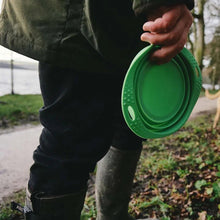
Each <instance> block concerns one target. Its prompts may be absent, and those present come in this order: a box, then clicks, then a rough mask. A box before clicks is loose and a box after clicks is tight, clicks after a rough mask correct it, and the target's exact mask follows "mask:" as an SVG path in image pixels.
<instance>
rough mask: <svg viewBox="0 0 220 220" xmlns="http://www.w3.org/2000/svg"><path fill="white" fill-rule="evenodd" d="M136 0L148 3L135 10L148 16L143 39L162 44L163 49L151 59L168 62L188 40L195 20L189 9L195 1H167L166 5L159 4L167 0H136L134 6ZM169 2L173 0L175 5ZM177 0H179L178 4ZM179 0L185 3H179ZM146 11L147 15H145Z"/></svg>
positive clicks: (157, 61) (160, 62)
mask: <svg viewBox="0 0 220 220" xmlns="http://www.w3.org/2000/svg"><path fill="white" fill-rule="evenodd" d="M135 2H136V4H137V2H139V3H141V2H142V3H143V2H145V3H146V4H144V3H143V5H142V9H141V8H139V7H141V6H139V7H137V8H138V11H135V13H136V14H137V15H141V16H142V17H143V16H145V17H146V23H144V25H143V30H144V33H143V34H142V35H141V40H142V41H146V42H149V43H151V44H155V45H160V46H161V49H159V50H157V51H155V52H154V53H153V54H152V56H151V59H152V60H153V61H155V62H156V63H158V64H162V63H166V62H168V61H169V60H170V59H172V57H174V56H175V55H176V54H177V53H179V52H180V51H181V50H182V48H183V47H184V45H185V43H186V41H187V37H188V32H189V29H190V26H191V24H192V21H193V17H192V15H191V13H190V11H189V9H192V7H193V5H194V4H193V1H191V0H186V1H166V3H164V5H162V4H160V5H159V2H160V3H161V2H165V1H161V0H160V1H157V0H145V1H144V0H136V1H134V2H133V6H134V5H135ZM167 2H169V4H171V3H172V2H173V4H174V5H170V6H169V5H167V4H168V3H167ZM175 2H178V4H176V3H175ZM179 2H185V3H181V4H179ZM157 3H158V5H157ZM186 3H188V4H186ZM190 3H191V4H190ZM156 6H157V7H156ZM138 13H140V14H138ZM145 13H146V15H144V14H145Z"/></svg>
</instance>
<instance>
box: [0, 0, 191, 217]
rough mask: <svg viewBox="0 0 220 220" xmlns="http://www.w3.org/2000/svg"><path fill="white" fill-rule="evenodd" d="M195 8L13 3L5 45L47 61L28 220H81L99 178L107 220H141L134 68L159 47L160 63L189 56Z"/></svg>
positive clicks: (1, 28)
mask: <svg viewBox="0 0 220 220" xmlns="http://www.w3.org/2000/svg"><path fill="white" fill-rule="evenodd" d="M193 6H194V2H193V0H169V1H165V0H158V1H155V0H133V1H130V0H121V1H117V2H115V1H109V0H102V1H98V0H85V1H81V0H62V1H59V0H47V1H45V0H38V1H36V0H16V1H11V0H4V1H3V5H2V12H1V17H0V44H1V45H3V46H4V47H7V48H9V49H11V50H14V51H16V52H19V53H21V54H23V55H26V56H28V57H31V58H34V59H36V60H39V80H40V87H41V92H42V97H43V101H44V106H43V107H42V108H41V109H40V112H39V117H40V121H41V123H42V125H43V127H44V128H43V130H42V133H41V136H40V143H39V146H38V147H37V149H36V150H35V151H34V153H33V159H34V163H33V165H32V166H31V168H30V177H29V181H28V189H27V196H26V206H25V219H27V220H52V219H53V220H57V219H59V220H60V219H64V220H79V219H80V213H81V210H82V207H83V204H84V199H85V195H86V189H87V181H88V178H89V173H91V172H92V171H93V170H94V169H95V167H96V164H97V162H98V161H99V162H98V168H97V172H96V186H95V187H96V204H97V220H131V219H133V217H131V216H130V215H128V202H129V197H130V195H131V189H132V182H133V178H134V175H135V169H136V165H137V162H138V160H139V157H140V153H141V148H142V141H143V140H142V139H141V138H140V137H137V136H136V135H134V134H133V133H132V132H131V131H130V129H129V128H128V127H127V125H126V123H125V121H124V119H123V116H122V113H121V107H120V98H121V97H120V96H121V88H122V83H123V79H124V76H125V74H126V71H127V69H128V67H129V64H130V62H131V60H132V59H133V57H134V56H135V55H136V54H137V52H138V51H139V50H140V49H142V48H143V47H145V46H147V45H148V44H149V43H151V44H156V45H161V46H162V47H161V49H158V50H157V51H155V52H153V53H152V55H151V60H152V62H155V63H157V64H158V65H159V64H163V63H165V62H168V61H169V60H170V59H172V57H173V56H175V55H176V54H177V53H178V52H180V50H181V49H182V48H183V47H184V44H185V43H186V40H187V34H188V32H189V28H190V26H191V24H192V15H191V13H190V10H191V9H192V8H193Z"/></svg>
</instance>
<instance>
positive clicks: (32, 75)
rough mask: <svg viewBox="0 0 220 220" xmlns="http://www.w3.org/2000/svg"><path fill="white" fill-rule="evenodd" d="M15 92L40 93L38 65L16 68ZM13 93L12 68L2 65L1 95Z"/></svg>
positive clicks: (0, 74) (0, 70)
mask: <svg viewBox="0 0 220 220" xmlns="http://www.w3.org/2000/svg"><path fill="white" fill-rule="evenodd" d="M13 73H14V93H16V94H40V85H39V79H38V70H37V65H34V66H31V68H28V69H23V68H21V67H19V66H17V67H15V68H14V71H13ZM10 93H11V69H10V68H7V67H3V68H2V67H1V66H0V96H2V95H5V94H10Z"/></svg>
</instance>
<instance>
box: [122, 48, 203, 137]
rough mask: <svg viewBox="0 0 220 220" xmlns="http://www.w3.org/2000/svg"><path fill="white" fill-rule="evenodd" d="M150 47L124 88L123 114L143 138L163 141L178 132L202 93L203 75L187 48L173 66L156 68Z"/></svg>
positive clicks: (136, 62)
mask: <svg viewBox="0 0 220 220" xmlns="http://www.w3.org/2000/svg"><path fill="white" fill-rule="evenodd" d="M156 49H158V47H157V46H154V45H150V46H148V47H146V48H144V49H142V50H141V51H140V52H139V53H138V54H137V55H136V56H135V58H134V59H133V61H132V63H131V65H130V67H129V69H128V71H127V74H126V76H125V79H124V84H123V88H122V99H121V100H122V112H123V116H124V119H125V121H126V123H127V125H128V126H129V128H130V129H131V130H132V131H133V132H134V133H135V134H136V135H138V136H140V137H142V138H160V137H164V136H168V135H170V134H172V133H174V132H176V131H177V130H179V129H180V128H181V127H182V126H183V125H184V123H185V122H186V120H187V119H188V117H189V116H190V114H191V112H192V110H193V107H194V105H195V104H196V102H197V99H198V97H199V94H200V90H201V82H202V80H201V72H200V69H199V67H198V64H197V62H196V61H195V58H194V57H193V56H192V54H191V53H190V52H189V51H188V50H187V49H186V48H184V49H183V50H182V51H181V52H180V53H179V54H178V55H177V56H175V57H174V58H173V59H172V60H171V61H170V62H168V63H166V64H163V65H156V64H154V63H152V62H151V61H150V60H149V59H148V58H149V56H150V54H151V53H152V52H153V51H154V50H156Z"/></svg>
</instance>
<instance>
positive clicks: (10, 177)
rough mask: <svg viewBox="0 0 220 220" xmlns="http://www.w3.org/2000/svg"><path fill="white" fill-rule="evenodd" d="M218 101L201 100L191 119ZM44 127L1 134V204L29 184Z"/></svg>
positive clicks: (211, 108) (20, 128)
mask: <svg viewBox="0 0 220 220" xmlns="http://www.w3.org/2000/svg"><path fill="white" fill-rule="evenodd" d="M215 108H216V100H208V99H207V98H205V97H202V98H199V100H198V102H197V104H196V106H195V108H194V110H193V112H192V114H191V116H190V118H194V117H196V116H197V115H200V114H204V113H205V112H210V111H215ZM41 130H42V127H41V126H40V125H39V126H35V127H27V126H25V127H24V126H23V127H19V128H17V129H15V130H14V129H10V130H4V132H2V131H1V132H0V133H1V134H0V202H1V200H2V198H3V197H5V196H8V195H9V194H11V193H13V192H15V191H17V190H19V189H22V188H24V187H25V186H26V184H27V179H28V173H29V167H30V165H31V164H32V162H33V161H32V154H33V151H34V149H35V148H36V147H37V145H38V139H39V135H40V133H41Z"/></svg>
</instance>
